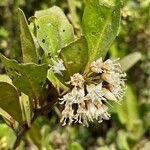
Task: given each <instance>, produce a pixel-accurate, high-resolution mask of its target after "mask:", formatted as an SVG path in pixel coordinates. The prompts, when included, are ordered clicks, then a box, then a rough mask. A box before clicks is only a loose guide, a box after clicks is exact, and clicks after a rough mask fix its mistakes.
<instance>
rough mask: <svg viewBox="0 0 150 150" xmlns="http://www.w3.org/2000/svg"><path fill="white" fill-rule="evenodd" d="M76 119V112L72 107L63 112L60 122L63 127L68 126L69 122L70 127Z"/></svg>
mask: <svg viewBox="0 0 150 150" xmlns="http://www.w3.org/2000/svg"><path fill="white" fill-rule="evenodd" d="M73 118H74V110H73V109H72V106H69V105H68V106H66V107H65V109H64V110H63V111H62V118H61V120H60V122H61V123H63V124H62V126H64V125H66V123H67V121H68V124H69V125H70V124H71V123H72V122H73Z"/></svg>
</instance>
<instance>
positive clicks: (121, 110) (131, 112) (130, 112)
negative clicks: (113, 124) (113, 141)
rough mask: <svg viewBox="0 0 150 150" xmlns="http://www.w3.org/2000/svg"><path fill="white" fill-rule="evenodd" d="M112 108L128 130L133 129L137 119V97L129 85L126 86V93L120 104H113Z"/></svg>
mask: <svg viewBox="0 0 150 150" xmlns="http://www.w3.org/2000/svg"><path fill="white" fill-rule="evenodd" d="M114 109H115V111H116V112H117V114H118V117H119V120H120V122H121V123H122V124H124V125H125V126H126V128H127V129H128V130H130V131H131V130H134V127H135V125H136V124H137V122H138V121H139V113H138V112H139V111H138V104H137V97H136V94H135V92H134V89H133V87H132V86H131V85H128V86H127V90H126V95H125V97H124V99H123V100H122V103H121V105H118V104H115V105H114Z"/></svg>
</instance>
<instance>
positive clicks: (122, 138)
mask: <svg viewBox="0 0 150 150" xmlns="http://www.w3.org/2000/svg"><path fill="white" fill-rule="evenodd" d="M116 142H117V147H118V149H122V150H123V149H124V150H130V147H129V144H128V134H127V133H126V132H125V131H124V130H119V131H118V136H117V139H116Z"/></svg>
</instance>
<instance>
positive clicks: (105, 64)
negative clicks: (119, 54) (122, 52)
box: [102, 59, 121, 72]
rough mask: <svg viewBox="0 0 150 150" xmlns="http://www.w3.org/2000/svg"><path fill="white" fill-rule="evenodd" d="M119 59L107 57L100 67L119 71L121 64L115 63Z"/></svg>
mask: <svg viewBox="0 0 150 150" xmlns="http://www.w3.org/2000/svg"><path fill="white" fill-rule="evenodd" d="M118 60H119V59H116V60H111V59H107V60H106V61H104V62H103V66H102V68H103V69H104V70H107V71H114V70H115V71H118V72H121V65H120V64H119V63H117V61H118Z"/></svg>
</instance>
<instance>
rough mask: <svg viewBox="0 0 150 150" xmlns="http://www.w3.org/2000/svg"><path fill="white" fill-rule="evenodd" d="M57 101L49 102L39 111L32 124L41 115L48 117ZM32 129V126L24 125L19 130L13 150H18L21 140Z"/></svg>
mask: <svg viewBox="0 0 150 150" xmlns="http://www.w3.org/2000/svg"><path fill="white" fill-rule="evenodd" d="M55 103H56V100H55V99H54V100H53V101H51V102H49V103H48V104H47V105H46V106H44V107H42V108H41V109H40V110H37V111H36V112H35V115H34V117H33V118H32V120H31V124H32V123H33V122H34V121H35V120H36V119H37V117H38V116H40V115H47V114H48V113H49V112H50V111H51V110H52V108H53V106H54V105H55ZM29 129H30V126H28V125H27V124H23V125H22V126H21V128H20V129H19V132H18V133H17V139H16V141H15V144H14V146H13V150H16V148H17V147H18V146H19V144H20V142H21V139H22V138H23V136H24V135H25V133H26V132H27V131H28V130H29Z"/></svg>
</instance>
